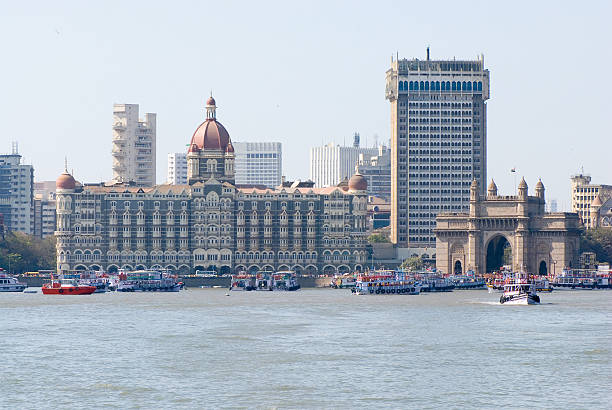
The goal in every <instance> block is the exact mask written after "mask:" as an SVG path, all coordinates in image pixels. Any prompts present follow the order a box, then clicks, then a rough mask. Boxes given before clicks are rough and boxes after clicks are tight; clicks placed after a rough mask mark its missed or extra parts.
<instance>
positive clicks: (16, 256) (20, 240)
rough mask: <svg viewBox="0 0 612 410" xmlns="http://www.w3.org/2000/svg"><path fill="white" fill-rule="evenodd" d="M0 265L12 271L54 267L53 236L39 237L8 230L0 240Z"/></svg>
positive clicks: (18, 271)
mask: <svg viewBox="0 0 612 410" xmlns="http://www.w3.org/2000/svg"><path fill="white" fill-rule="evenodd" d="M0 266H2V267H3V268H5V269H9V268H10V270H11V272H12V273H23V272H27V271H36V270H40V269H54V268H55V237H48V238H46V239H39V238H36V237H34V236H31V235H26V234H24V233H21V232H8V233H7V234H6V235H5V236H4V239H3V240H0Z"/></svg>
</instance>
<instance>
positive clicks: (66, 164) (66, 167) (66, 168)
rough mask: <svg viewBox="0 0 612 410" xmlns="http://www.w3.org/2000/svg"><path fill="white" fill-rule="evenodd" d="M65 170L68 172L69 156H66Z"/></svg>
mask: <svg viewBox="0 0 612 410" xmlns="http://www.w3.org/2000/svg"><path fill="white" fill-rule="evenodd" d="M64 171H66V173H68V157H67V156H65V157H64Z"/></svg>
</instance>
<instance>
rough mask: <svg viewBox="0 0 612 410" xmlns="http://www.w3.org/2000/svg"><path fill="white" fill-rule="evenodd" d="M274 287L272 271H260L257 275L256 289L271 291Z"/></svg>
mask: <svg viewBox="0 0 612 410" xmlns="http://www.w3.org/2000/svg"><path fill="white" fill-rule="evenodd" d="M273 289H274V278H273V277H272V272H258V273H257V275H255V290H264V291H271V290H273Z"/></svg>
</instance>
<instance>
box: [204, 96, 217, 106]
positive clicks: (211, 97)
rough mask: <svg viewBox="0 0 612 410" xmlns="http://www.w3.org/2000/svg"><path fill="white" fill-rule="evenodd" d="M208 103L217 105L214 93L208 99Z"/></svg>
mask: <svg viewBox="0 0 612 410" xmlns="http://www.w3.org/2000/svg"><path fill="white" fill-rule="evenodd" d="M206 105H217V104H216V102H215V99H214V98H213V96H212V95H211V96H210V97H208V100H206Z"/></svg>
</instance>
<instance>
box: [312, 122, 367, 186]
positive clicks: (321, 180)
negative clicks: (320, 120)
mask: <svg viewBox="0 0 612 410" xmlns="http://www.w3.org/2000/svg"><path fill="white" fill-rule="evenodd" d="M361 154H363V157H364V158H370V157H373V156H375V155H378V148H361V147H359V134H355V139H354V142H353V146H352V147H343V146H340V145H336V144H333V143H329V144H327V145H324V146H322V147H312V148H310V179H311V180H312V181H313V182H314V183H315V187H319V188H320V187H326V186H334V185H338V184H339V183H340V181H342V180H343V179H345V178H349V177H350V176H351V175H353V174H354V173H355V166H357V164H358V163H359V156H360V155H361Z"/></svg>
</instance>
